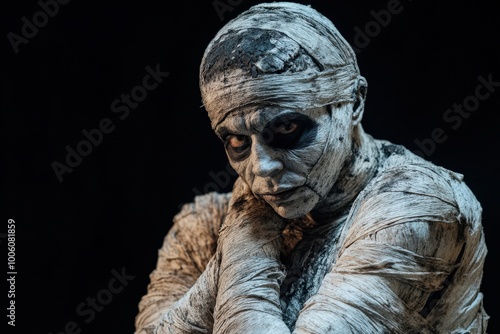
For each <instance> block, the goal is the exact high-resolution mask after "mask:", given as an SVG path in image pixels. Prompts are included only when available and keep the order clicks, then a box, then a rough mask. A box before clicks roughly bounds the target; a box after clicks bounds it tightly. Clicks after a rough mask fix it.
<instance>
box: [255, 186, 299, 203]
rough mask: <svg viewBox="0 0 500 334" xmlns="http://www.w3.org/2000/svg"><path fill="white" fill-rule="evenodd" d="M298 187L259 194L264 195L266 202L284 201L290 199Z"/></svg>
mask: <svg viewBox="0 0 500 334" xmlns="http://www.w3.org/2000/svg"><path fill="white" fill-rule="evenodd" d="M297 188H298V187H295V188H289V189H282V190H278V191H275V192H272V193H263V194H259V196H260V197H262V198H263V199H264V200H265V201H266V202H283V201H286V200H288V199H290V197H291V196H292V195H293V194H295V191H296V190H297Z"/></svg>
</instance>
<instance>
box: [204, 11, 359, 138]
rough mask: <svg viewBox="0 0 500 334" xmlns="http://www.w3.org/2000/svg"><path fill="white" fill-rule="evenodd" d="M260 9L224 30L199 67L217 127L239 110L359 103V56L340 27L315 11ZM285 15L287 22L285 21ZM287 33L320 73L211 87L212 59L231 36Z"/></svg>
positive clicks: (231, 79) (236, 77) (234, 77)
mask: <svg viewBox="0 0 500 334" xmlns="http://www.w3.org/2000/svg"><path fill="white" fill-rule="evenodd" d="M282 7H283V4H282V3H279V2H278V3H270V4H260V5H256V6H254V7H252V8H251V9H250V10H248V11H247V12H245V13H243V14H241V15H240V16H238V17H237V18H235V19H233V20H232V21H230V22H229V23H228V24H227V25H226V26H224V27H223V28H222V29H221V30H220V31H219V32H218V34H217V35H216V36H215V38H214V39H213V40H212V41H211V42H210V44H209V45H208V47H207V48H206V50H205V54H204V56H203V59H202V62H201V67H200V73H201V74H202V75H200V87H201V95H202V100H203V105H204V107H205V109H206V110H207V111H208V115H209V117H210V119H211V123H212V127H213V128H215V127H216V126H217V125H218V124H219V123H220V122H222V121H223V120H224V118H225V117H226V116H227V115H228V114H229V113H231V112H232V111H234V110H235V109H237V108H239V107H243V106H245V105H249V104H253V103H259V104H271V105H279V106H283V107H289V108H299V109H308V108H314V107H322V106H325V105H328V104H332V103H339V102H348V101H354V100H355V99H356V91H357V89H358V88H359V87H360V86H366V81H365V79H364V78H363V77H362V76H361V75H360V74H359V69H358V66H357V62H356V55H355V53H354V52H353V50H352V48H351V47H350V45H349V44H348V43H347V41H346V40H345V39H344V38H343V37H342V36H341V35H340V33H339V32H338V31H337V29H336V28H335V26H334V25H333V24H332V23H331V21H329V20H328V19H326V18H325V17H324V16H323V15H321V14H320V13H318V12H317V11H316V10H314V9H312V8H311V7H304V6H303V5H297V4H293V3H287V4H286V8H287V11H286V13H284V11H283V10H278V11H276V10H273V9H277V8H282ZM283 15H285V16H287V17H283ZM255 28H258V29H261V30H270V31H277V32H280V33H283V34H284V35H286V36H288V37H289V38H291V39H292V40H294V41H295V42H297V43H298V44H299V45H300V46H301V47H302V48H303V49H304V50H306V51H307V52H308V54H309V55H310V56H311V57H312V58H313V59H314V60H315V62H316V63H317V64H319V66H320V67H321V71H314V70H306V71H301V72H286V73H280V74H259V75H258V76H255V77H252V76H246V77H245V76H243V75H241V73H235V74H230V76H225V77H223V78H220V77H219V78H217V79H215V80H214V79H212V80H210V81H208V82H206V81H205V80H204V78H203V73H204V72H205V70H206V69H207V65H208V64H207V63H206V60H207V55H208V54H209V53H210V52H211V50H213V48H217V46H218V45H219V44H220V43H222V42H223V41H224V40H225V39H226V38H228V37H229V36H234V35H237V34H239V33H241V32H243V31H245V30H248V29H255Z"/></svg>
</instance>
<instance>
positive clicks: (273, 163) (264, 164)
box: [251, 141, 283, 177]
mask: <svg viewBox="0 0 500 334" xmlns="http://www.w3.org/2000/svg"><path fill="white" fill-rule="evenodd" d="M252 146H253V147H252V152H251V161H252V173H253V174H254V175H257V176H260V177H266V176H274V175H276V174H277V173H279V171H281V170H282V169H283V163H282V162H281V161H280V160H279V159H278V155H277V154H276V152H273V150H272V149H271V148H270V147H267V146H266V145H265V144H261V143H259V142H256V141H253V145H252Z"/></svg>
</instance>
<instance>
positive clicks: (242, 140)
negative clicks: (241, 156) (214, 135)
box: [226, 135, 248, 150]
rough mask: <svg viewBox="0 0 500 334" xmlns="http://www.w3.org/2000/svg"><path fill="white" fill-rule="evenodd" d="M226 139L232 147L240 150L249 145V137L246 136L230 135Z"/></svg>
mask: <svg viewBox="0 0 500 334" xmlns="http://www.w3.org/2000/svg"><path fill="white" fill-rule="evenodd" d="M226 141H227V144H228V145H229V146H230V147H231V148H233V149H236V150H239V149H242V148H244V147H245V146H246V145H247V142H248V139H247V137H246V136H237V135H229V136H228V137H227V139H226Z"/></svg>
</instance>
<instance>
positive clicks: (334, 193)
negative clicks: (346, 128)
mask: <svg viewBox="0 0 500 334" xmlns="http://www.w3.org/2000/svg"><path fill="white" fill-rule="evenodd" d="M353 137H354V139H353V146H352V157H351V159H348V160H347V161H346V164H345V165H344V167H343V168H342V170H341V171H340V174H339V177H338V179H337V181H336V182H335V184H334V185H333V187H332V189H331V190H330V191H329V192H328V194H327V196H326V197H325V198H324V199H322V200H321V201H320V202H319V203H318V205H317V206H316V208H315V209H314V210H313V211H312V212H311V216H312V218H313V219H314V220H315V221H316V222H318V223H319V224H321V223H322V222H325V223H326V222H329V221H332V220H335V218H337V217H338V216H341V215H344V214H347V212H348V211H349V209H350V207H351V204H352V202H353V201H354V199H355V198H356V196H357V195H358V194H359V193H360V192H361V190H363V188H365V186H366V185H367V184H368V182H369V181H370V180H371V179H372V178H373V177H374V175H375V174H376V172H377V169H378V167H379V166H380V163H381V161H380V157H379V151H378V149H377V146H376V142H375V140H374V139H373V137H372V136H370V135H368V134H366V133H365V132H364V130H363V128H362V127H361V125H358V126H357V127H356V128H355V129H354V132H353Z"/></svg>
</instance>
